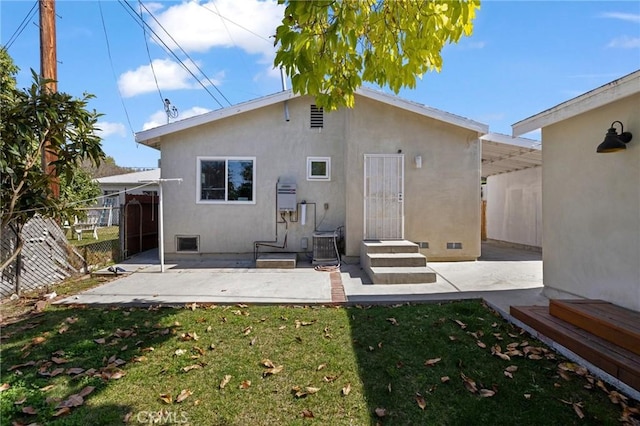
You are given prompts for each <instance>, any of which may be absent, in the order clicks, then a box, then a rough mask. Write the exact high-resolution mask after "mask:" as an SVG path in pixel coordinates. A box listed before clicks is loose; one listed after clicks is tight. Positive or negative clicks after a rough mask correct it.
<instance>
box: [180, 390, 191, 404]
mask: <svg viewBox="0 0 640 426" xmlns="http://www.w3.org/2000/svg"><path fill="white" fill-rule="evenodd" d="M191 395H193V392H191V391H190V390H188V389H182V391H180V393H179V394H178V396H176V402H177V403H181V402H182V401H184V400H185V399H187V398H189V397H190V396H191Z"/></svg>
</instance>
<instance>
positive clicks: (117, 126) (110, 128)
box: [96, 121, 127, 139]
mask: <svg viewBox="0 0 640 426" xmlns="http://www.w3.org/2000/svg"><path fill="white" fill-rule="evenodd" d="M97 127H98V128H99V129H100V130H98V131H96V134H97V135H98V136H100V137H101V138H103V139H104V138H107V137H109V136H111V135H116V136H120V137H125V136H126V135H127V130H126V128H125V127H124V124H122V123H110V122H108V121H99V122H98V125H97Z"/></svg>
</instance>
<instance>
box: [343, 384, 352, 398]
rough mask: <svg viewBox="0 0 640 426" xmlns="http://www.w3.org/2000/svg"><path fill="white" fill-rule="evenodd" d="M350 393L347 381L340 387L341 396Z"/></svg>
mask: <svg viewBox="0 0 640 426" xmlns="http://www.w3.org/2000/svg"><path fill="white" fill-rule="evenodd" d="M350 393H351V383H347V384H346V385H344V387H343V388H342V396H347V395H349V394H350Z"/></svg>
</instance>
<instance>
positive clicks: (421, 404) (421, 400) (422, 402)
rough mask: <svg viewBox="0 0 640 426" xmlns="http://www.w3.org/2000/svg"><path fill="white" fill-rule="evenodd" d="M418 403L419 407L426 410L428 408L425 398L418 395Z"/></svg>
mask: <svg viewBox="0 0 640 426" xmlns="http://www.w3.org/2000/svg"><path fill="white" fill-rule="evenodd" d="M416 402H417V403H418V407H420V409H422V410H424V409H425V408H426V407H427V401H426V400H425V399H424V396H422V395H420V394H419V393H416Z"/></svg>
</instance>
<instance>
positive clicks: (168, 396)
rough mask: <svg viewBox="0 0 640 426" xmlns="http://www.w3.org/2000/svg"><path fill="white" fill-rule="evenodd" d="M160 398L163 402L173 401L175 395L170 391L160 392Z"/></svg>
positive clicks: (169, 402)
mask: <svg viewBox="0 0 640 426" xmlns="http://www.w3.org/2000/svg"><path fill="white" fill-rule="evenodd" d="M160 400H161V401H162V402H164V403H165V404H171V403H173V397H172V396H171V394H170V393H162V394H160Z"/></svg>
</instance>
